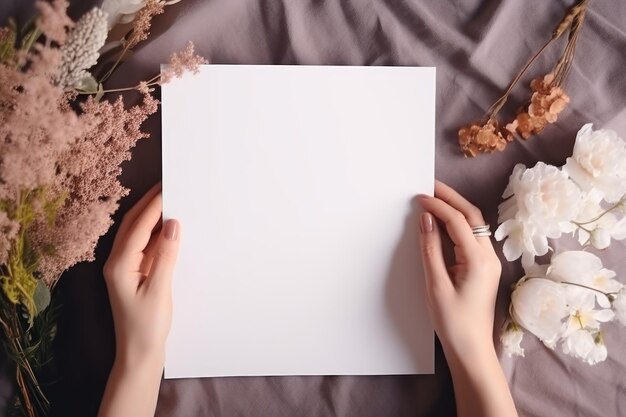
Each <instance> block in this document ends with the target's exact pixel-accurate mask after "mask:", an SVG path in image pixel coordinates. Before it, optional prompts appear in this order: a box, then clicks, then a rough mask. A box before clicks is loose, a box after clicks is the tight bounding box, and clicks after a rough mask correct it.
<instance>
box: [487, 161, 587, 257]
mask: <svg viewBox="0 0 626 417" xmlns="http://www.w3.org/2000/svg"><path fill="white" fill-rule="evenodd" d="M502 197H503V198H505V199H507V200H505V201H504V202H502V203H501V204H500V206H499V207H498V213H499V217H498V222H500V223H501V224H500V226H499V227H498V229H497V230H496V232H495V238H496V239H497V240H502V239H504V238H507V240H506V241H505V242H504V256H505V257H506V259H507V260H509V261H513V260H515V259H517V258H519V257H520V256H522V264H523V265H525V266H528V265H531V264H532V263H533V261H534V259H535V256H541V255H545V254H546V253H547V252H548V249H549V247H548V238H552V239H556V238H558V237H560V236H561V234H562V233H567V232H572V231H573V230H574V224H573V223H572V221H573V220H574V219H575V218H577V216H578V214H579V211H580V207H581V204H582V193H581V191H580V189H579V188H578V187H577V186H576V184H574V182H573V181H572V180H570V179H569V178H568V177H567V175H566V174H565V173H564V172H562V171H561V170H560V169H558V168H557V167H554V166H552V165H546V164H544V163H543V162H538V163H537V165H535V166H534V167H533V168H526V167H525V166H524V165H522V164H518V165H516V166H515V168H514V169H513V173H512V174H511V177H510V178H509V185H508V186H507V188H506V190H505V191H504V194H503V195H502Z"/></svg>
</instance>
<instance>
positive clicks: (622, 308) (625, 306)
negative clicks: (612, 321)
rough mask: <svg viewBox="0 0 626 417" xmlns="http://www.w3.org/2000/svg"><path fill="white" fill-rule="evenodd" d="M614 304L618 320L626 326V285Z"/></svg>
mask: <svg viewBox="0 0 626 417" xmlns="http://www.w3.org/2000/svg"><path fill="white" fill-rule="evenodd" d="M612 306H613V311H615V317H616V318H617V320H618V321H619V322H620V323H622V324H623V325H624V326H626V286H623V287H622V289H621V290H619V292H618V293H617V296H616V297H615V300H613V305H612Z"/></svg>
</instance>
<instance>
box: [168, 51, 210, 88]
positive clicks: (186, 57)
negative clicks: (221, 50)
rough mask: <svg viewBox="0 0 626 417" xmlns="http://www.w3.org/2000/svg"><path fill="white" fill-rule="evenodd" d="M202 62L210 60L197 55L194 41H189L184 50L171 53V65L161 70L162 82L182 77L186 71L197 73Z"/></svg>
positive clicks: (205, 62)
mask: <svg viewBox="0 0 626 417" xmlns="http://www.w3.org/2000/svg"><path fill="white" fill-rule="evenodd" d="M202 64H208V61H207V60H206V59H205V58H204V57H202V56H200V55H196V52H195V50H194V46H193V42H189V43H188V44H187V47H186V48H185V49H184V50H182V51H181V52H177V53H176V52H175V53H173V54H172V55H170V62H169V65H168V66H167V67H166V68H165V69H163V70H162V71H161V84H165V83H167V82H169V81H171V80H172V78H179V77H181V76H182V75H183V73H184V72H185V71H191V72H193V73H194V74H195V73H197V72H198V69H199V67H200V65H202Z"/></svg>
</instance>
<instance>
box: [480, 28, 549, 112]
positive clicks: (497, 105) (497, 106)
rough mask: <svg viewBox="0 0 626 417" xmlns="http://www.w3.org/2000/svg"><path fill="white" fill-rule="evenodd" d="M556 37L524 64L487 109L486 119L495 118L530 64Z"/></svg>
mask: <svg viewBox="0 0 626 417" xmlns="http://www.w3.org/2000/svg"><path fill="white" fill-rule="evenodd" d="M556 39H557V38H555V37H554V36H553V37H552V38H550V40H548V41H547V42H546V43H545V44H544V45H543V46H542V47H541V49H540V50H539V51H537V53H536V54H535V55H533V57H532V58H530V59H529V60H528V62H527V63H526V65H524V67H523V68H522V69H521V71H520V72H518V73H517V75H516V76H515V78H513V81H511V83H510V84H509V86H508V87H507V89H506V91H505V92H504V94H502V96H501V97H500V98H499V99H498V100H496V102H495V103H493V105H492V106H491V107H490V108H489V110H487V114H486V116H485V120H486V121H487V122H488V121H490V120H495V118H496V116H497V114H498V112H499V111H500V110H501V109H502V106H504V105H505V104H506V101H507V100H508V98H509V95H511V91H513V88H514V87H515V85H516V84H517V83H518V82H519V80H520V79H521V78H522V76H524V74H525V73H526V71H527V70H528V68H530V66H531V65H532V64H533V63H534V62H535V61H536V60H537V58H539V56H540V55H541V54H542V53H543V51H545V50H546V49H547V48H548V46H550V44H552V42H554V41H555V40H556Z"/></svg>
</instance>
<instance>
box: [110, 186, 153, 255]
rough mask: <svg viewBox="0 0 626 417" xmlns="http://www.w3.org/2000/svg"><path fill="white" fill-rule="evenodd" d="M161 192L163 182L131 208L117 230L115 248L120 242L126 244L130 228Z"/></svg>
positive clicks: (151, 189)
mask: <svg viewBox="0 0 626 417" xmlns="http://www.w3.org/2000/svg"><path fill="white" fill-rule="evenodd" d="M160 192H161V182H160V181H159V182H158V183H156V184H154V185H153V186H152V188H150V190H148V192H147V193H146V194H144V195H143V197H141V198H140V199H139V201H137V202H136V203H135V205H134V206H133V207H131V208H130V210H128V211H127V212H126V214H125V215H124V217H123V218H122V223H121V224H120V227H119V229H118V230H117V234H116V236H115V241H114V242H113V248H115V247H116V246H117V245H119V242H124V241H125V240H126V234H127V233H128V230H129V228H130V226H131V225H132V224H133V223H134V222H135V220H136V219H137V217H138V216H139V214H141V212H143V210H144V209H145V208H146V206H147V205H148V204H149V203H150V201H152V199H153V198H154V196H155V195H157V194H158V193H160Z"/></svg>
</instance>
